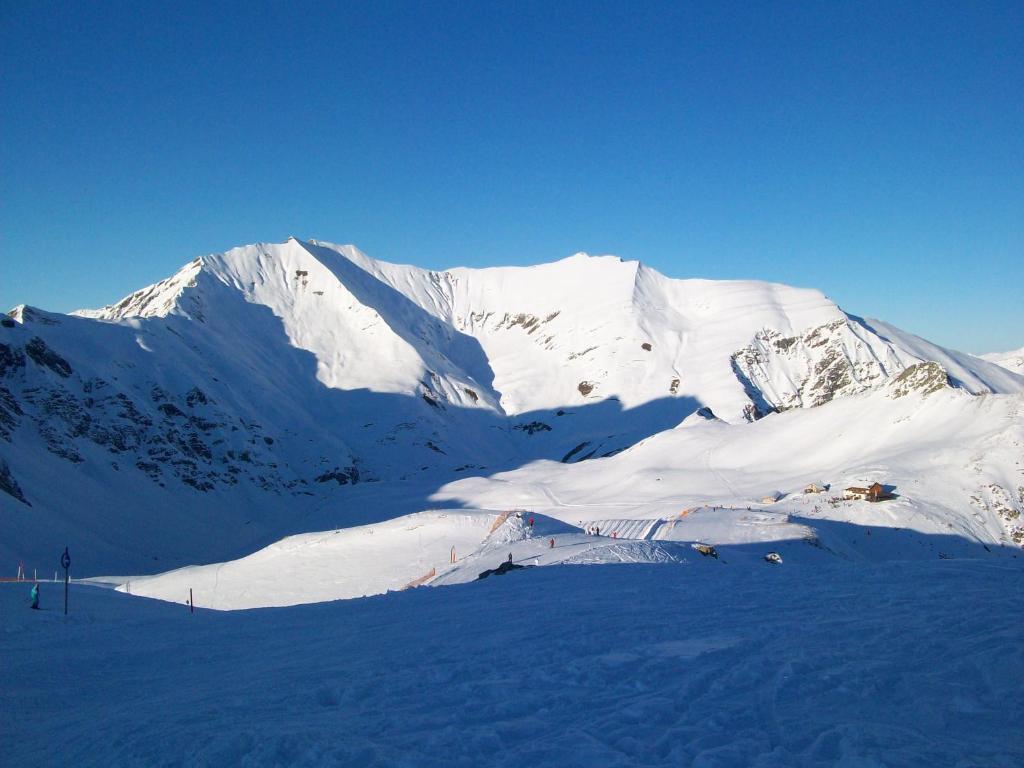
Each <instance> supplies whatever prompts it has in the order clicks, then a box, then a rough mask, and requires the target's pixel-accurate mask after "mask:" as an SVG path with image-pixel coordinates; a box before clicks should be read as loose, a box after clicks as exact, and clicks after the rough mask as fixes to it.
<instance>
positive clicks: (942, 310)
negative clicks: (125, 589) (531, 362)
mask: <svg viewBox="0 0 1024 768" xmlns="http://www.w3.org/2000/svg"><path fill="white" fill-rule="evenodd" d="M324 5H335V4H333V3H326V4H325V3H319V2H317V3H308V4H305V3H300V2H289V3H285V2H275V3H266V4H261V3H239V4H231V3H219V2H203V3H188V2H176V3H169V2H167V3H157V2H142V3H139V2H131V3H119V2H104V3H68V2H60V3H57V2H15V1H14V0H0V88H2V91H0V99H2V101H0V130H2V135H0V145H2V150H0V151H2V166H0V306H3V307H5V308H6V307H10V306H14V305H15V304H18V303H22V302H26V303H30V304H35V305H37V306H41V307H44V308H47V309H53V310H58V311H67V310H71V309H74V308H77V307H80V306H98V305H101V304H104V303H108V302H110V301H112V300H115V299H117V298H119V297H120V296H121V295H123V294H125V293H128V292H129V291H131V290H134V289H136V288H139V287H142V286H143V285H146V284H148V283H151V282H154V281H156V280H158V279H160V278H163V277H166V276H168V275H169V274H171V273H172V272H173V271H174V270H175V269H176V268H177V267H179V266H180V265H181V264H183V263H185V262H186V261H188V260H190V259H191V258H193V257H194V256H196V255H200V254H203V253H210V252H216V251H222V250H225V249H227V248H229V247H231V246H234V245H241V244H245V243H251V242H257V241H281V240H284V239H285V238H286V237H287V236H288V235H291V234H294V235H296V236H298V237H302V238H318V239H322V240H330V241H334V242H343V243H345V242H351V243H354V244H356V245H358V246H359V247H361V248H362V249H363V250H364V251H366V252H367V253H368V254H370V255H371V256H374V257H376V258H380V259H385V260H388V261H398V262H406V263H413V264H418V265H421V266H425V267H431V268H443V267H450V266H460V265H466V266H486V265H494V264H530V263H537V262H541V261H551V260H554V259H558V258H562V257H564V256H567V255H569V254H571V253H573V252H575V251H579V250H586V251H589V252H592V253H615V254H618V255H620V256H623V257H626V258H631V259H640V260H641V261H643V262H645V263H647V264H650V265H652V266H654V267H655V268H657V269H659V270H660V271H662V272H664V273H665V274H668V275H671V276H673V277H709V278H758V279H765V280H775V281H780V282H786V283H792V284H796V285H804V286H813V287H817V288H820V289H822V290H823V291H825V292H826V293H827V294H828V295H829V296H831V297H832V298H834V299H835V300H836V301H838V302H839V303H840V305H841V306H843V307H844V308H845V309H847V310H848V311H850V312H853V313H855V314H859V315H866V316H873V317H881V318H884V319H886V320H889V321H890V322H893V323H895V324H897V325H899V326H901V327H904V328H906V329H907V330H911V331H913V332H916V333H919V334H921V335H924V336H926V337H928V338H930V339H932V340H934V341H936V342H939V343H942V344H945V345H948V346H953V347H956V348H959V349H964V350H967V351H971V352H984V351H992V350H1002V349H1008V348H1012V347H1018V346H1021V345H1022V344H1024V301H1022V283H1024V280H1022V278H1024V3H1021V2H1020V1H1019V0H1017V1H1016V2H1008V3H995V2H980V1H979V2H973V1H969V0H965V1H964V2H961V3H951V4H947V3H942V2H924V3H900V2H884V3H879V4H872V3H867V2H857V3H832V2H814V3H807V4H802V3H781V2H780V3H765V4H757V3H753V2H736V3H728V2H712V3H693V4H690V3H667V4H659V3H654V2H646V1H645V2H634V3H608V2H584V3H570V2H550V0H547V1H546V2H540V3H518V2H501V3H493V4H491V3H466V2H451V3H446V2H429V3H427V2H424V3H411V2H410V3H394V2H374V3H351V4H348V5H349V7H348V8H341V9H339V8H333V9H325V8H323V7H322V6H324Z"/></svg>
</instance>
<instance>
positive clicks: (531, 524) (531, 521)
mask: <svg viewBox="0 0 1024 768" xmlns="http://www.w3.org/2000/svg"><path fill="white" fill-rule="evenodd" d="M530 527H531V528H533V518H532V517H531V518H530Z"/></svg>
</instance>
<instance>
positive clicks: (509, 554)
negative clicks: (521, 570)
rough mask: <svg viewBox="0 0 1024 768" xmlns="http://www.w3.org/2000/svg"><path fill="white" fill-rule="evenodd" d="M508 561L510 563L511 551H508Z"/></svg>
mask: <svg viewBox="0 0 1024 768" xmlns="http://www.w3.org/2000/svg"><path fill="white" fill-rule="evenodd" d="M508 561H509V562H510V563H511V562H512V553H511V552H509V553H508Z"/></svg>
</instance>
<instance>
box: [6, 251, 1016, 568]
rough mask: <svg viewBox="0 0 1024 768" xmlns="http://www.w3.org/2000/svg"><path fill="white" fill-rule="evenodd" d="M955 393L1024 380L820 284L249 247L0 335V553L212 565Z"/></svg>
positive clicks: (632, 265)
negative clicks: (681, 429) (477, 486)
mask: <svg viewBox="0 0 1024 768" xmlns="http://www.w3.org/2000/svg"><path fill="white" fill-rule="evenodd" d="M950 388H952V389H951V390H950V391H953V392H955V391H959V392H960V393H961V396H960V397H959V398H957V397H952V396H948V397H944V399H943V400H942V402H944V403H946V404H947V405H946V406H944V407H948V408H949V409H953V410H956V409H960V408H967V407H968V406H966V405H961V403H967V402H972V401H974V400H975V399H977V398H975V397H972V396H981V395H985V394H986V393H997V394H1002V395H1006V396H1011V397H1009V400H1012V401H1013V402H1017V400H1018V398H1017V397H1012V396H1015V395H1017V394H1018V393H1020V392H1022V391H1024V377H1022V376H1019V375H1016V374H1014V373H1013V372H1011V371H1008V370H1007V369H1005V368H1003V367H1000V366H998V365H995V364H992V363H989V362H985V361H982V360H980V359H978V358H976V357H973V356H971V355H966V354H961V353H957V352H953V351H950V350H945V349H942V348H940V347H937V346H935V345H932V344H930V343H928V342H926V341H924V340H923V339H919V338H917V337H915V336H912V335H910V334H907V333H905V332H902V331H900V330H898V329H895V328H892V327H891V326H888V325H886V324H884V323H881V322H878V321H867V320H863V319H860V318H858V317H855V316H853V315H848V314H846V313H844V312H843V311H842V310H841V309H839V307H837V306H836V305H835V304H834V303H833V302H831V301H830V300H829V299H827V298H826V297H825V296H824V295H822V294H821V293H819V292H818V291H814V290H807V289H798V288H791V287H787V286H783V285H777V284H771V283H762V282H754V281H717V282H716V281H707V280H674V279H670V278H667V277H665V276H663V275H661V274H659V273H658V272H656V271H654V270H652V269H649V268H647V267H644V266H643V265H641V264H639V263H637V262H631V261H623V260H621V259H619V258H616V257H609V256H601V257H592V256H587V255H585V254H577V255H575V256H572V257H570V258H567V259H564V260H562V261H558V262H555V263H551V264H542V265H538V266H535V267H526V268H495V269H481V270H472V269H464V268H459V269H452V270H448V271H444V272H433V271H428V270H423V269H419V268H416V267H411V266H403V265H396V264H389V263H385V262H381V261H376V260H374V259H371V258H369V257H368V256H366V255H364V254H363V253H361V252H360V251H359V250H358V249H356V248H354V247H352V246H336V245H331V244H328V243H322V242H317V241H309V242H302V241H299V240H295V239H289V240H288V241H287V242H285V243H281V244H262V245H252V246H246V247H242V248H237V249H234V250H232V251H229V252H227V253H224V254H215V255H211V256H205V257H202V258H199V259H196V260H194V261H192V262H191V263H189V264H188V265H186V266H185V267H184V268H183V269H181V270H180V271H179V272H178V273H177V274H175V275H174V276H172V277H171V278H168V279H167V280H164V281H161V282H159V283H157V284H155V285H153V286H149V287H147V288H144V289H142V290H140V291H137V292H135V293H133V294H131V295H130V296H128V297H126V298H124V299H123V300H121V301H120V302H118V303H116V304H112V305H110V306H107V307H104V308H102V309H99V310H86V311H81V312H77V313H74V314H73V315H61V314H55V313H50V312H45V311H43V310H39V309H35V308H32V307H26V306H22V307H18V308H17V309H15V310H14V311H12V312H11V313H10V317H8V318H4V321H3V324H2V327H0V491H2V493H0V510H2V512H3V522H2V525H3V529H4V530H3V533H4V534H5V535H4V536H3V537H2V539H0V550H2V551H0V555H2V556H4V557H8V558H17V559H28V558H36V559H45V558H48V557H49V552H50V550H51V549H52V548H53V542H55V541H61V542H68V543H76V544H77V545H78V549H79V550H81V551H83V552H84V553H85V555H84V558H83V559H84V565H83V568H84V569H85V571H86V572H89V571H91V572H97V571H100V570H108V571H109V570H115V569H122V570H132V571H134V572H143V571H147V570H148V571H153V570H161V569H164V568H165V567H166V566H168V565H178V564H183V563H186V562H195V561H196V560H211V559H225V558H227V557H231V556H238V555H242V554H247V553H249V552H251V551H253V550H254V549H257V548H258V547H260V546H264V545H266V544H269V543H270V542H272V541H275V540H276V539H278V538H280V537H281V536H282V535H285V534H290V533H298V532H303V531H310V530H318V529H320V528H324V527H327V525H326V524H325V523H329V524H330V525H341V524H346V525H347V524H354V523H363V522H370V521H373V520H380V519H384V518H385V517H388V516H391V515H392V514H393V513H395V512H411V511H415V510H416V509H425V508H428V507H429V506H430V505H429V504H428V500H429V497H430V496H431V494H433V493H434V492H435V491H437V489H438V488H439V487H440V486H442V485H444V484H445V483H446V482H450V481H452V480H456V479H458V478H460V477H466V476H475V477H483V478H487V477H493V476H495V475H496V474H497V473H502V472H509V471H512V470H516V469H518V468H520V467H528V466H529V465H531V464H532V463H533V462H536V461H538V460H548V461H550V462H553V463H552V464H550V465H541V466H551V467H554V468H561V469H559V470H558V471H562V470H565V469H569V468H567V467H564V466H563V465H567V464H574V463H578V462H581V461H583V460H585V459H599V458H601V457H612V456H615V455H616V454H620V453H621V452H623V451H626V450H627V449H629V453H631V454H636V452H637V451H638V450H640V449H639V447H637V444H638V443H640V442H641V441H644V440H645V439H647V438H652V436H658V435H661V434H662V433H665V434H666V435H667V436H668V437H667V438H664V439H669V438H671V435H673V434H675V432H676V429H675V428H676V427H678V426H679V425H680V424H684V422H685V421H686V420H687V419H694V418H696V419H699V420H700V421H702V422H708V423H713V424H719V425H721V426H722V428H723V429H724V428H726V427H730V428H736V429H735V430H734V431H730V432H729V434H730V435H731V434H736V435H741V434H747V431H745V430H744V429H743V426H744V425H746V426H747V427H754V426H758V425H760V424H762V423H763V424H765V425H766V426H765V429H769V430H770V429H771V426H770V424H773V423H776V422H778V419H779V418H780V417H778V416H772V417H771V418H770V419H763V418H762V417H764V416H766V415H768V414H773V413H775V412H781V411H789V410H792V409H800V410H801V412H803V411H804V410H806V409H808V408H812V407H815V406H822V405H825V404H829V403H831V401H834V400H835V401H839V400H846V399H849V398H850V397H851V396H856V397H866V396H868V395H870V393H872V392H876V393H880V394H879V397H880V398H881V399H882V400H884V402H885V403H889V404H891V403H893V402H894V400H893V399H892V398H893V397H895V393H897V392H907V391H909V392H912V393H914V396H915V397H919V396H922V393H924V392H926V391H931V390H937V389H942V390H944V391H945V390H949V389H950ZM982 399H984V398H982ZM872 402H874V401H872ZM1000 402H1002V401H1000ZM887 408H888V406H885V407H883V408H882V410H883V411H885V410H886V409H887ZM1011 411H1013V412H1012V414H1011ZM830 413H834V414H840V413H841V414H842V418H843V419H850V420H853V421H856V419H857V414H856V409H855V408H853V407H851V408H847V409H838V410H836V409H833V410H832V411H830ZM947 415H949V414H947ZM1004 416H1005V419H1008V420H1009V422H1008V423H1010V424H1017V423H1018V421H1019V412H1018V411H1015V410H1013V409H1012V408H1008V409H1007V410H1006V412H1005V413H1004V414H1003V416H1000V417H999V418H1000V419H1002V418H1004ZM881 418H883V420H884V416H883V417H881ZM938 418H941V416H940V417H938ZM954 420H955V419H954ZM751 422H757V424H756V425H755V424H751ZM778 423H789V422H784V421H783V422H778ZM830 423H831V422H830ZM1005 427H1006V424H1005V423H1003V422H1000V429H1002V428H1005ZM986 434H989V433H987V432H986ZM658 439H663V438H658ZM715 439H718V438H717V437H716V438H715ZM806 449H807V450H809V451H814V450H817V447H816V446H815V445H813V444H808V445H807V447H806ZM870 449H871V447H870V446H869V447H868V451H869V454H870ZM698 455H699V454H698ZM628 461H630V460H628V459H624V462H625V463H622V466H627V465H629V464H628ZM594 466H595V467H597V466H598V465H596V464H595V465H594ZM600 466H604V464H603V463H602V464H600ZM629 466H631V467H632V470H631V471H635V472H638V473H643V472H645V471H646V468H645V467H644V466H642V465H636V466H635V467H634V466H633V465H629ZM524 471H525V470H524ZM566 476H567V477H568V475H566ZM776 484H778V483H776ZM679 490H681V489H679ZM1007 493H1009V494H1010V496H1011V497H1013V495H1014V493H1015V491H1014V490H1013V489H1012V488H1010V490H1008V491H1007ZM1011 501H1012V504H1013V505H1014V506H1013V509H1017V508H1018V506H1017V505H1018V502H1017V501H1016V500H1014V499H1013V498H1011ZM495 503H496V504H498V506H499V507H500V506H502V502H501V500H500V499H498V500H495ZM508 503H511V502H508ZM508 503H505V504H504V505H505V506H507V504H508ZM1021 503H1022V504H1024V500H1021ZM50 559H52V558H50Z"/></svg>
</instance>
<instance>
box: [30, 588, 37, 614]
mask: <svg viewBox="0 0 1024 768" xmlns="http://www.w3.org/2000/svg"><path fill="white" fill-rule="evenodd" d="M31 595H32V609H33V610H36V611H38V610H39V584H38V582H37V583H35V584H33V585H32V593H31Z"/></svg>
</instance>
